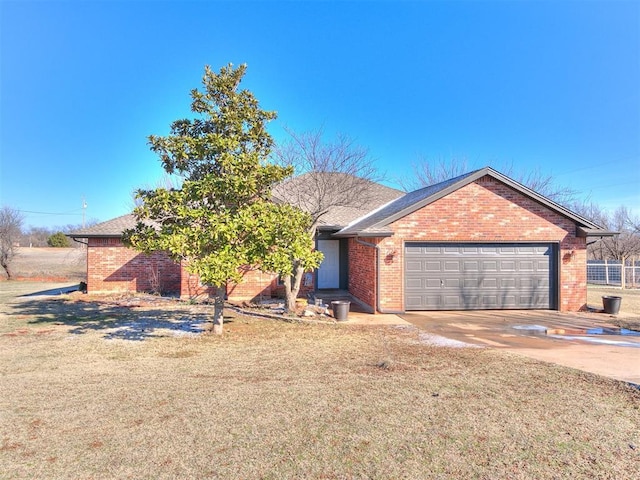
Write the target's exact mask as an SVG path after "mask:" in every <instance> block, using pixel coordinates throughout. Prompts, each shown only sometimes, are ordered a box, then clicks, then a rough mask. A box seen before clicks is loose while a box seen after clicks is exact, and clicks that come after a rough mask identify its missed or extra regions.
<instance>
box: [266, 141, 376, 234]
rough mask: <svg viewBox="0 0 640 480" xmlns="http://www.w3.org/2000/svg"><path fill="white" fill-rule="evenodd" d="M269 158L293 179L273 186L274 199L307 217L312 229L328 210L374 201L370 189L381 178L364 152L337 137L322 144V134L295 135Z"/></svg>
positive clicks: (356, 206)
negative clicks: (286, 168)
mask: <svg viewBox="0 0 640 480" xmlns="http://www.w3.org/2000/svg"><path fill="white" fill-rule="evenodd" d="M287 132H288V133H289V135H290V139H289V140H288V141H287V142H284V143H283V144H281V145H280V146H278V147H277V148H276V149H275V151H274V154H273V160H274V162H275V163H276V164H278V165H282V166H291V167H293V168H294V177H293V178H291V179H289V180H286V181H285V182H283V183H281V184H280V185H277V186H276V187H275V188H274V195H275V196H276V198H278V199H280V200H281V201H283V202H287V203H291V204H293V205H297V206H299V207H301V208H302V209H303V210H305V211H307V212H308V213H310V214H311V217H312V219H313V229H314V230H315V228H316V226H317V225H318V222H319V220H320V219H321V218H322V217H323V216H324V215H326V214H327V213H328V212H329V211H330V210H331V209H335V208H336V207H339V208H350V209H362V208H365V207H367V206H369V205H370V204H371V202H372V201H373V200H374V198H373V195H374V191H373V188H372V185H373V183H374V182H376V181H380V180H381V177H380V174H379V173H378V171H377V170H376V168H375V166H374V162H373V160H372V159H371V158H370V156H369V151H368V149H367V148H365V147H362V146H360V145H358V144H357V143H356V142H355V141H354V140H353V139H351V138H350V137H348V136H347V135H344V134H339V135H337V136H336V138H335V139H334V140H331V141H325V140H324V139H323V135H324V131H323V130H322V129H318V130H316V131H312V132H304V133H296V132H293V131H291V130H287Z"/></svg>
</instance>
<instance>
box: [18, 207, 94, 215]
mask: <svg viewBox="0 0 640 480" xmlns="http://www.w3.org/2000/svg"><path fill="white" fill-rule="evenodd" d="M78 210H80V209H79V208H77V209H75V210H71V211H70V212H58V213H56V212H34V211H32V210H18V212H21V213H35V214H38V215H78V216H80V215H82V213H73V212H77V211H78Z"/></svg>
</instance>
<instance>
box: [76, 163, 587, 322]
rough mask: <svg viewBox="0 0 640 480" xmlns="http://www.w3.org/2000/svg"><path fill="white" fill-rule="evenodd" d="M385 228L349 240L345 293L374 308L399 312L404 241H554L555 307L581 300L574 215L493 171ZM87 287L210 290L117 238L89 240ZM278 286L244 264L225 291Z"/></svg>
mask: <svg viewBox="0 0 640 480" xmlns="http://www.w3.org/2000/svg"><path fill="white" fill-rule="evenodd" d="M388 228H389V229H390V230H391V231H392V232H393V235H392V236H390V237H384V238H382V237H380V238H366V239H364V240H358V239H355V238H349V239H348V242H347V249H348V272H349V278H348V288H349V291H350V293H351V294H352V295H354V296H355V297H357V298H358V299H360V300H362V301H363V302H364V303H365V304H367V305H369V306H370V307H372V309H374V310H376V309H378V307H379V309H380V310H381V311H403V310H404V258H403V257H404V246H405V242H411V241H422V242H481V243H492V242H493V243H514V242H523V243H552V244H555V245H557V246H558V253H559V255H558V256H559V259H558V262H557V263H558V265H557V267H558V270H559V287H558V289H559V301H558V308H559V310H561V311H577V310H579V309H581V308H583V307H584V306H585V304H586V291H587V290H586V286H587V282H586V255H587V253H586V240H585V238H580V237H577V236H576V230H577V228H576V224H575V222H574V220H571V219H569V218H567V217H565V216H563V215H560V214H559V213H557V212H556V211H555V210H552V209H550V208H549V207H547V206H545V205H543V204H542V203H538V202H536V201H534V200H533V199H532V198H530V197H528V196H527V195H525V194H523V193H521V192H519V191H518V190H516V189H514V188H511V187H510V186H508V185H506V184H505V183H502V182H501V181H500V180H498V179H496V178H494V177H493V176H491V175H486V176H483V177H480V178H478V179H477V180H475V181H473V182H471V183H468V184H466V185H464V186H462V187H460V188H459V189H457V190H455V191H453V192H452V193H449V194H448V195H447V196H445V197H443V198H440V199H438V200H436V201H434V202H432V203H430V204H428V205H426V206H424V207H423V208H421V209H419V210H416V211H414V212H412V213H410V214H407V215H406V216H404V217H403V218H400V219H398V220H396V221H395V222H393V223H391V224H390V225H389V226H388ZM362 242H365V243H368V244H373V245H376V246H377V247H378V254H379V258H377V264H378V265H376V249H375V248H373V247H372V246H369V245H366V244H363V243H362ZM341 243H343V242H341ZM377 277H379V280H380V285H379V286H378V287H377V285H376V284H377ZM308 279H309V280H310V281H308V282H307V285H306V286H304V287H303V289H302V292H301V295H304V294H305V293H306V292H307V291H309V290H313V288H314V286H313V280H315V276H311V277H309V278H308ZM87 288H88V291H89V292H112V291H118V290H123V291H160V292H163V293H165V292H166V293H177V294H180V295H181V296H183V297H194V296H197V295H200V294H206V293H207V290H208V288H207V287H206V286H203V285H201V284H200V282H199V280H198V278H197V277H196V276H193V275H190V274H188V273H187V272H186V270H185V269H184V268H183V267H181V265H179V264H177V263H175V262H173V261H171V259H169V258H168V257H167V255H165V254H163V253H161V252H158V253H154V254H151V255H145V254H142V253H139V252H137V251H135V250H132V249H129V248H126V247H125V246H124V245H123V244H122V242H121V241H120V239H119V238H116V237H113V238H104V237H98V238H90V239H89V243H88V248H87ZM283 290H284V288H283V286H282V285H279V284H278V282H277V277H276V276H275V275H273V274H267V273H263V272H260V271H259V270H252V269H248V270H247V271H246V272H245V275H244V280H243V282H242V283H240V284H238V285H230V286H229V288H228V291H227V293H228V296H229V298H230V299H231V300H235V301H242V300H253V299H256V298H258V297H270V296H283V295H284V292H283ZM378 290H379V293H380V298H379V299H378V298H376V295H377V294H378Z"/></svg>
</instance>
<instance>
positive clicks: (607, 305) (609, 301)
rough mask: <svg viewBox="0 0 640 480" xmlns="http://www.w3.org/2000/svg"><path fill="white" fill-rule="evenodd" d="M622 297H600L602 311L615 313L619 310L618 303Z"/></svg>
mask: <svg viewBox="0 0 640 480" xmlns="http://www.w3.org/2000/svg"><path fill="white" fill-rule="evenodd" d="M621 302H622V297H602V305H603V306H604V313H610V314H612V315H617V314H618V312H619V311H620V303H621Z"/></svg>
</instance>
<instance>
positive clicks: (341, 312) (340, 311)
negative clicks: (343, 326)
mask: <svg viewBox="0 0 640 480" xmlns="http://www.w3.org/2000/svg"><path fill="white" fill-rule="evenodd" d="M349 305H351V302H347V301H346V300H336V301H334V302H331V309H332V310H333V318H335V319H336V320H338V321H339V322H343V321H345V320H347V319H348V318H349Z"/></svg>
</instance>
